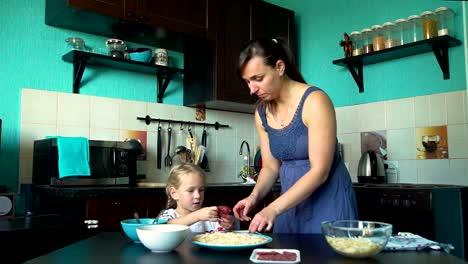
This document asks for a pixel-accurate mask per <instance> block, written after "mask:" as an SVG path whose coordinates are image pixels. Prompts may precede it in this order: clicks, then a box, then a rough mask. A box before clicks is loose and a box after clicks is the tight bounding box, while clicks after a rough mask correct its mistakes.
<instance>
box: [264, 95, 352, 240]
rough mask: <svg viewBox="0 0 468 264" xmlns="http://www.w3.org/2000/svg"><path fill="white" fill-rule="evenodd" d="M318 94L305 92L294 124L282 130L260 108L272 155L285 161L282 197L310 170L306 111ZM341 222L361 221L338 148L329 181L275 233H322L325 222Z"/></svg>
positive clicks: (288, 214)
mask: <svg viewBox="0 0 468 264" xmlns="http://www.w3.org/2000/svg"><path fill="white" fill-rule="evenodd" d="M317 90H320V89H319V88H317V87H309V88H308V89H307V90H306V91H305V93H304V95H303V97H302V99H301V102H300V103H299V106H298V107H297V110H296V113H295V114H294V117H293V119H292V121H291V123H290V124H289V125H288V126H287V127H285V128H282V129H275V128H272V127H270V126H269V125H268V123H267V120H266V115H265V107H264V106H262V105H261V106H260V107H259V108H258V112H259V115H260V118H261V120H262V124H263V127H264V128H265V130H266V132H267V133H268V138H269V141H270V150H271V154H272V155H273V157H275V158H276V159H278V160H280V161H281V167H280V174H279V175H280V181H281V194H283V193H284V192H286V191H287V190H288V189H289V188H291V186H292V185H294V183H296V182H297V181H298V180H299V179H300V178H301V177H302V176H303V175H304V174H305V173H306V172H308V171H309V170H310V160H309V151H308V147H309V144H308V136H307V133H308V128H307V127H306V126H305V125H304V123H303V122H302V109H303V106H304V101H305V99H306V98H307V96H308V95H309V94H310V93H312V92H314V91H317ZM341 219H357V206H356V198H355V195H354V190H353V186H352V182H351V178H350V176H349V173H348V170H347V169H346V167H345V165H344V162H343V160H342V159H341V156H340V154H339V152H338V146H337V147H336V148H335V154H334V158H333V165H332V166H331V169H330V174H329V175H328V179H327V181H326V182H325V183H323V184H322V185H321V186H319V187H318V188H317V189H316V190H315V191H314V192H313V193H312V194H311V195H310V196H309V197H308V198H306V200H304V201H303V202H302V203H300V204H298V205H297V206H296V207H293V208H291V209H289V210H287V211H286V212H284V213H283V214H281V215H280V216H278V218H277V219H276V222H275V224H274V228H273V232H274V233H322V231H321V226H320V224H321V222H322V221H327V220H341Z"/></svg>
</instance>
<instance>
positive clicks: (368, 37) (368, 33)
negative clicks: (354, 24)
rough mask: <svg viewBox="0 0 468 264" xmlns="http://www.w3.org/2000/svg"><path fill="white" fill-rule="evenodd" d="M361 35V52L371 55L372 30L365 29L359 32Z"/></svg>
mask: <svg viewBox="0 0 468 264" xmlns="http://www.w3.org/2000/svg"><path fill="white" fill-rule="evenodd" d="M361 35H362V50H363V52H364V54H367V53H371V52H372V51H374V49H373V47H372V30H371V29H370V28H365V29H363V30H362V31H361Z"/></svg>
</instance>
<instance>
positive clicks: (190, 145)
mask: <svg viewBox="0 0 468 264" xmlns="http://www.w3.org/2000/svg"><path fill="white" fill-rule="evenodd" d="M187 130H188V132H189V134H190V137H189V138H187V139H186V141H185V145H186V147H187V150H188V151H187V162H191V163H193V162H194V161H195V154H196V144H195V142H196V141H195V137H194V136H193V133H192V128H191V126H190V123H189V126H188V129H187Z"/></svg>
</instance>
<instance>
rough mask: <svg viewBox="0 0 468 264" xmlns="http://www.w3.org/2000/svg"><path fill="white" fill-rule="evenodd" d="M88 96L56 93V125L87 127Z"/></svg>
mask: <svg viewBox="0 0 468 264" xmlns="http://www.w3.org/2000/svg"><path fill="white" fill-rule="evenodd" d="M89 111H90V98H89V96H86V95H80V94H70V93H58V109H57V116H58V117H57V119H58V120H57V125H58V126H59V127H60V126H78V127H89V115H90V113H89Z"/></svg>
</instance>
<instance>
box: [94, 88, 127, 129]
mask: <svg viewBox="0 0 468 264" xmlns="http://www.w3.org/2000/svg"><path fill="white" fill-rule="evenodd" d="M90 99H91V110H90V126H91V127H92V128H108V129H119V126H120V124H119V120H120V100H118V99H111V98H104V97H94V96H93V97H91V98H90Z"/></svg>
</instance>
